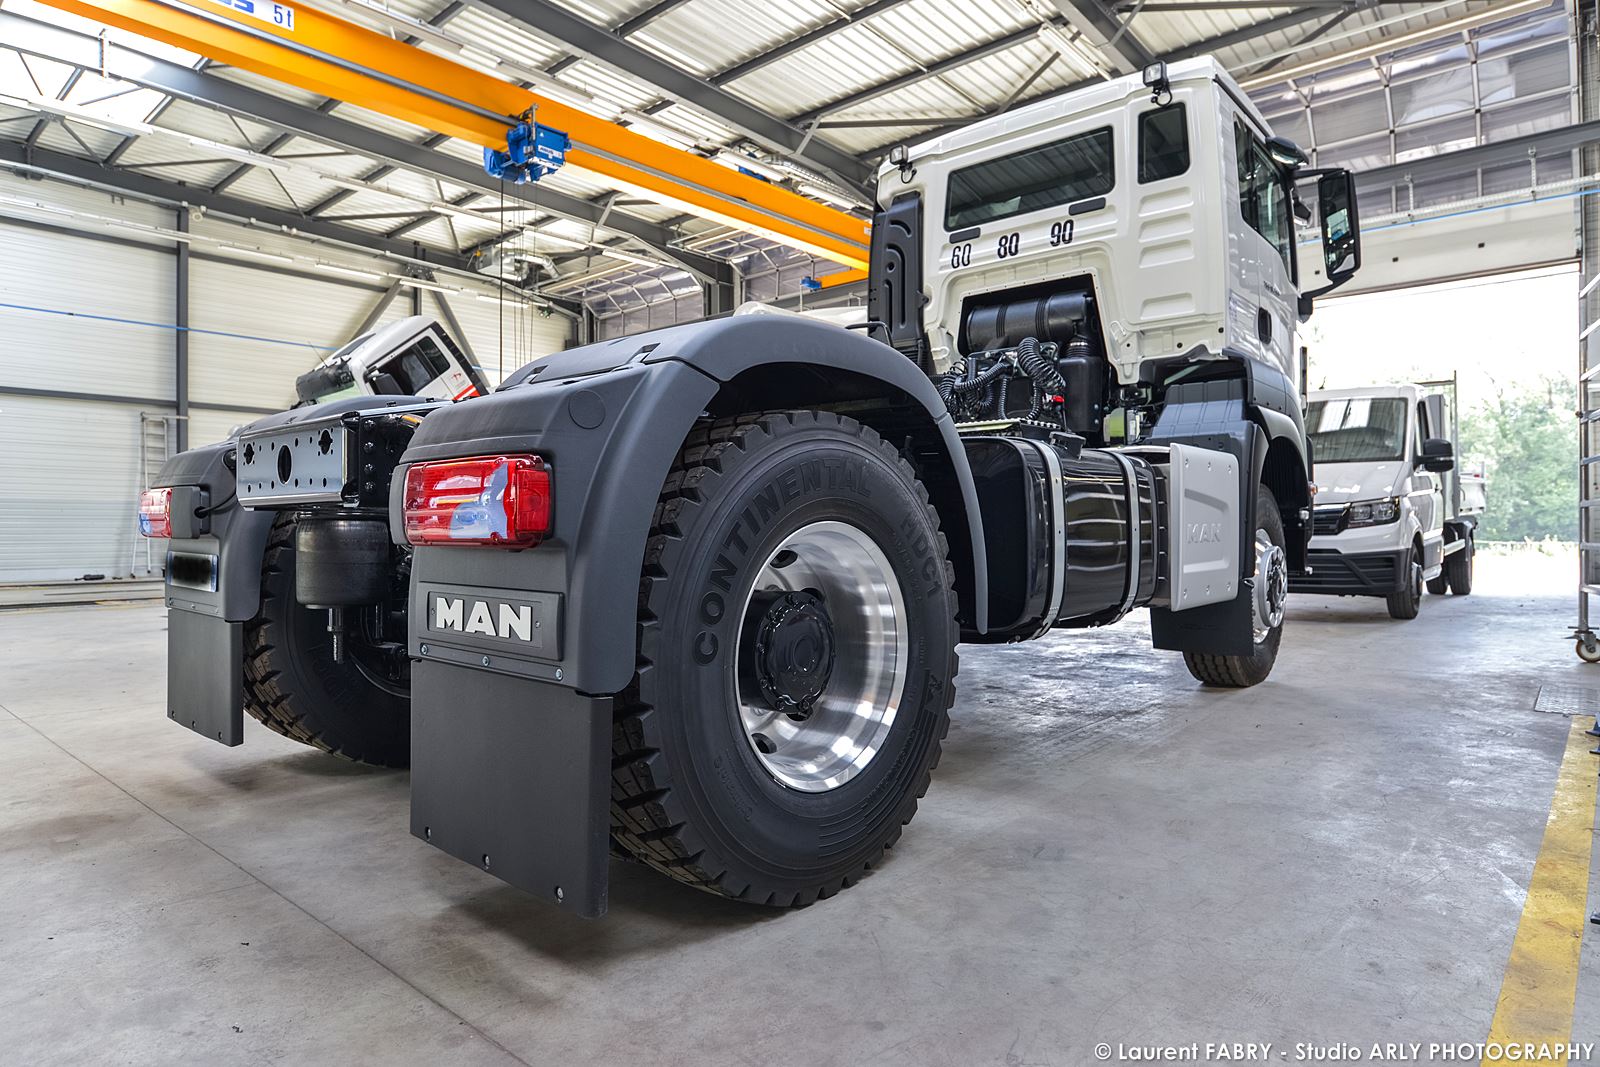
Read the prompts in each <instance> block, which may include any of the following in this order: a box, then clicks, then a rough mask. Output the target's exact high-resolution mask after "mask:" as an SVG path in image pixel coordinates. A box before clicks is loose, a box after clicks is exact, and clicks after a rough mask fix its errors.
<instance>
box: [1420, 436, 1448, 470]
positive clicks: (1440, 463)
mask: <svg viewBox="0 0 1600 1067" xmlns="http://www.w3.org/2000/svg"><path fill="white" fill-rule="evenodd" d="M1417 458H1418V459H1419V460H1420V463H1419V465H1420V466H1421V467H1422V469H1423V470H1426V471H1432V472H1433V473H1435V474H1443V473H1444V472H1445V471H1450V470H1455V467H1456V450H1455V449H1454V448H1453V447H1452V446H1451V444H1450V442H1449V441H1446V440H1445V439H1444V438H1443V437H1429V438H1426V439H1425V440H1424V441H1423V442H1422V455H1421V456H1419V457H1417Z"/></svg>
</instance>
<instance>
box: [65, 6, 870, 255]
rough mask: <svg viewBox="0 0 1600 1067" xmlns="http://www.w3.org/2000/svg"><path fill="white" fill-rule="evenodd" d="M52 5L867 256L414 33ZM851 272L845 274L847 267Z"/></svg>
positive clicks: (811, 222) (806, 220) (828, 217)
mask: <svg viewBox="0 0 1600 1067" xmlns="http://www.w3.org/2000/svg"><path fill="white" fill-rule="evenodd" d="M43 2H44V3H46V4H49V5H50V6H52V7H57V8H60V9H62V10H64V11H70V12H72V13H74V14H77V15H81V16H83V17H85V18H89V19H93V20H95V21H97V22H103V23H106V24H107V25H110V26H116V27H118V28H121V29H124V30H128V31H130V32H133V33H137V34H140V35H142V36H144V37H149V38H152V39H154V40H158V41H162V42H164V43H167V44H170V45H174V46H176V47H178V48H183V49H185V50H187V51H191V52H195V53H198V54H199V55H202V56H205V57H207V58H208V59H211V60H214V61H216V62H219V63H227V64H230V65H232V66H236V67H239V68H240V69H243V70H248V71H251V72H253V73H256V74H259V75H262V76H264V77H267V78H272V79H274V80H276V81H281V82H284V83H286V84H289V85H293V86H296V87H298V88H301V89H305V90H307V91H309V92H314V93H318V94H321V95H323V96H328V97H332V98H334V99H336V100H342V101H345V102H347V103H350V104H355V105H358V106H360V107H364V108H367V109H369V110H371V111H375V112H378V113H380V114H383V115H388V116H390V117H392V118H397V119H401V120H403V121H406V122H411V123H415V124H416V125H418V126H422V127H424V128H426V129H429V130H433V131H436V132H438V133H443V134H447V135H449V136H451V137H458V138H461V139H463V140H466V141H470V142H472V143H474V144H477V145H482V146H484V147H501V148H503V147H504V145H505V140H506V133H507V130H508V129H510V128H511V127H512V126H514V125H516V124H518V123H519V122H522V121H523V116H524V115H527V114H528V113H529V112H530V111H531V112H532V116H533V121H535V122H537V123H539V124H540V125H542V126H547V127H551V128H554V129H558V130H561V131H563V132H565V133H566V134H567V135H568V137H569V138H570V139H571V146H570V148H569V149H568V151H567V156H566V161H567V164H568V165H571V166H574V167H577V168H579V169H581V170H585V171H589V172H591V173H593V174H596V175H600V176H603V177H604V178H605V179H606V180H607V181H608V183H610V184H613V185H616V186H618V187H619V188H621V189H624V190H626V191H629V192H633V193H636V194H637V195H639V196H641V197H644V198H647V199H650V200H653V201H656V202H658V203H664V204H670V205H673V206H677V207H680V208H682V209H683V210H684V211H686V212H690V213H692V214H694V215H698V216H700V217H702V218H707V219H712V220H715V221H717V222H720V223H724V224H726V225H728V226H732V227H735V228H737V229H739V230H742V231H744V232H747V233H753V234H758V235H760V236H763V237H766V238H768V239H770V240H773V241H776V242H778V243H779V244H783V245H786V246H789V247H792V248H797V249H800V250H802V251H806V252H809V253H812V254H814V255H817V256H820V257H823V258H825V259H829V260H832V261H833V262H835V263H841V264H844V265H845V266H846V267H849V268H852V271H864V270H865V269H866V267H867V250H868V247H869V244H870V237H871V223H870V222H869V221H868V220H866V219H862V218H859V217H857V216H855V215H851V214H849V213H848V212H844V211H840V210H838V209H836V208H833V207H830V206H828V205H827V204H823V203H819V202H817V201H815V200H811V199H808V198H807V197H804V196H801V195H799V194H798V193H793V192H790V191H789V190H787V189H783V188H781V187H779V186H776V185H772V184H770V183H768V182H765V181H762V180H760V179H758V178H752V177H750V176H748V175H746V174H741V173H739V172H738V171H735V170H732V169H729V168H727V167H724V166H722V165H720V164H717V163H714V162H712V161H711V160H708V159H706V158H704V157H702V156H698V155H695V154H694V153H692V152H686V151H684V150H682V149H680V148H675V147H673V146H671V145H667V144H662V143H661V142H659V141H656V140H653V139H651V138H649V137H646V136H644V135H643V134H639V133H635V132H634V131H632V130H629V129H627V128H625V127H622V126H618V125H617V124H616V123H614V122H609V121H607V120H605V119H602V118H599V117H597V116H595V115H590V114H588V113H587V112H584V111H581V110H579V109H577V108H574V107H572V106H570V105H568V104H563V103H561V102H560V101H557V100H552V99H550V98H548V97H544V96H541V95H539V94H538V93H534V92H531V91H529V90H526V89H522V88H520V87H518V86H516V85H513V84H511V83H510V82H506V81H502V80H501V79H499V78H496V77H494V76H492V75H489V74H485V73H483V72H481V71H478V70H474V69H473V68H471V67H468V66H465V65H463V64H461V63H457V62H455V61H453V60H450V59H447V58H445V57H443V56H439V55H435V54H433V53H431V52H428V51H426V50H424V49H421V48H418V47H416V46H414V45H409V44H406V43H404V42H402V41H396V40H393V39H391V38H389V37H385V36H384V35H383V34H381V33H377V32H375V31H373V30H369V29H366V28H365V27H362V26H358V25H356V24H354V23H351V22H347V21H345V20H343V19H340V18H336V17H334V16H333V15H330V14H328V13H326V12H323V11H319V10H317V9H315V8H309V7H303V6H300V5H299V4H296V3H273V2H271V0H255V2H254V3H250V4H247V5H243V6H250V7H252V8H253V10H254V12H255V13H254V14H246V13H244V12H242V11H240V10H238V9H237V8H236V7H234V6H233V5H232V4H229V3H228V2H226V0H188V2H182V0H174V2H166V0H43ZM855 276H857V275H854V274H852V277H855Z"/></svg>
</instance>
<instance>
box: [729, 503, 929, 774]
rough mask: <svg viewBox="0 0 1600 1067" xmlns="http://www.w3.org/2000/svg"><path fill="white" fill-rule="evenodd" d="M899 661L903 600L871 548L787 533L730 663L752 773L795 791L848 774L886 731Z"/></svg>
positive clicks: (898, 691)
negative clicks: (755, 763) (756, 766)
mask: <svg viewBox="0 0 1600 1067" xmlns="http://www.w3.org/2000/svg"><path fill="white" fill-rule="evenodd" d="M907 659H908V632H907V620H906V608H905V598H904V594H903V592H902V591H901V588H900V581H899V579H898V578H897V577H895V573H894V570H893V568H892V567H891V566H890V565H889V559H888V557H887V556H885V555H884V553H883V550H882V549H881V548H879V547H878V545H877V544H876V543H875V542H874V541H873V540H872V538H871V537H869V536H868V535H867V534H866V533H865V532H864V531H862V530H860V529H858V528H856V527H855V526H852V525H850V524H848V523H844V522H834V521H828V522H815V523H811V524H810V525H808V526H803V527H801V528H800V529H798V530H796V531H795V532H794V533H792V534H790V535H789V536H788V537H786V538H785V539H784V541H783V543H782V544H780V545H778V547H777V548H776V549H774V550H773V552H772V554H771V555H770V556H768V557H767V562H766V563H765V565H763V566H762V568H761V571H760V573H759V574H757V575H756V580H755V584H754V586H753V587H752V589H751V590H750V594H749V596H748V597H746V599H745V606H744V613H743V616H742V621H741V624H740V629H739V641H738V649H737V655H736V659H735V662H736V664H737V681H736V684H737V689H738V691H737V696H738V701H739V719H740V723H741V725H742V726H743V728H744V732H745V736H746V738H747V739H748V740H749V742H750V747H751V748H752V749H753V750H754V751H755V753H756V757H757V758H758V759H759V760H760V761H761V765H762V766H763V767H764V768H766V770H767V772H768V773H769V774H771V775H772V776H773V777H774V778H776V779H777V780H778V781H779V782H781V783H783V784H784V785H786V786H788V787H789V788H791V789H797V790H800V791H802V792H806V793H821V792H826V791H827V790H830V789H836V788H838V787H839V786H841V785H843V784H844V783H846V782H848V781H850V779H852V778H854V777H855V776H856V775H858V774H860V773H861V771H862V770H863V769H865V768H866V766H867V764H869V763H870V762H872V758H873V757H874V756H875V755H877V752H878V749H879V748H880V747H881V746H882V744H883V740H884V738H885V737H887V736H888V733H889V729H890V727H892V726H893V725H894V720H895V715H896V713H897V712H898V711H899V709H900V700H901V696H902V694H903V693H904V692H905V682H906V674H907V668H908V663H907Z"/></svg>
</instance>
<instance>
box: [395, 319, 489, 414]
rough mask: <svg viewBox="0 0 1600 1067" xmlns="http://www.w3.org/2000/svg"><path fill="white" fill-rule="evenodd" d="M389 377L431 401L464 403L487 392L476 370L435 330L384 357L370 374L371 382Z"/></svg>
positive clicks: (448, 340) (405, 390)
mask: <svg viewBox="0 0 1600 1067" xmlns="http://www.w3.org/2000/svg"><path fill="white" fill-rule="evenodd" d="M377 375H386V376H389V377H391V378H392V379H393V380H394V381H396V382H398V383H399V385H400V387H401V389H402V390H403V391H404V392H405V393H407V394H409V395H411V396H422V397H427V398H428V399H430V400H465V399H467V398H468V397H473V396H477V395H478V394H480V393H482V392H485V391H487V390H486V386H485V383H484V382H483V381H482V378H481V376H480V375H478V374H476V368H474V367H472V366H471V365H470V364H468V363H467V361H466V358H465V357H464V356H463V355H462V354H461V350H460V349H459V348H457V347H456V346H455V344H454V343H453V342H451V341H450V339H449V338H448V337H446V336H444V334H442V333H440V332H439V331H438V330H437V329H436V328H430V329H428V330H426V331H424V332H423V333H422V334H421V335H419V336H418V337H416V338H415V339H413V340H412V341H410V342H408V343H407V344H406V345H405V347H403V348H400V349H398V350H396V351H395V352H394V353H393V354H392V355H389V356H386V357H384V358H383V359H382V360H380V361H379V362H378V363H376V364H375V365H374V366H373V367H372V368H371V369H369V370H368V372H367V377H368V380H369V381H370V380H372V379H373V378H374V377H375V376H377Z"/></svg>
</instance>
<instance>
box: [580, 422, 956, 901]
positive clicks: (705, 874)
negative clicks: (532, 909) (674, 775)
mask: <svg viewBox="0 0 1600 1067" xmlns="http://www.w3.org/2000/svg"><path fill="white" fill-rule="evenodd" d="M823 417H824V416H823V413H820V412H817V411H810V410H793V411H771V412H754V413H747V414H741V415H735V416H731V417H726V418H718V419H708V420H704V421H702V422H701V423H699V424H697V425H696V426H695V428H694V429H693V430H692V431H691V432H690V434H689V436H688V438H687V440H685V442H684V444H683V447H682V448H681V450H680V451H679V453H678V457H677V460H676V461H675V462H674V464H673V467H672V470H671V472H670V473H669V474H668V476H667V480H666V483H665V484H664V485H663V486H662V490H661V496H660V498H659V499H658V500H657V503H656V509H655V515H654V521H653V523H652V526H651V529H650V532H649V535H648V537H647V539H646V547H645V554H644V567H643V572H642V574H641V577H640V581H639V602H638V606H639V618H638V631H637V633H638V641H639V644H638V648H639V652H638V662H637V673H636V674H635V675H634V678H633V680H632V682H631V683H630V685H629V686H628V688H627V689H626V690H625V691H624V692H623V693H622V694H621V695H619V697H618V698H617V701H616V704H615V709H614V712H613V719H612V775H611V821H612V825H611V835H612V840H613V842H614V843H615V844H616V845H618V846H620V847H621V848H622V849H624V850H626V851H627V852H629V853H631V854H632V855H633V856H634V858H636V859H638V860H639V861H641V862H642V863H644V864H645V865H646V866H649V867H651V868H653V869H655V870H657V871H659V872H661V873H662V874H665V875H667V876H668V877H670V878H673V879H675V880H677V881H679V882H683V883H685V884H687V885H690V886H693V887H695V888H697V889H701V890H704V891H706V892H709V893H714V894H716V895H719V896H724V897H730V898H734V899H747V898H749V896H750V893H751V890H752V888H753V887H752V886H751V885H749V884H743V885H737V886H734V885H729V884H727V883H726V882H725V879H726V876H727V870H726V867H725V866H724V865H723V864H722V863H721V862H720V861H718V859H717V858H716V856H715V855H714V854H713V852H712V850H711V847H710V845H709V844H708V843H707V842H706V841H704V840H703V838H702V835H700V834H698V833H697V832H696V830H695V828H694V827H693V825H692V824H691V823H690V822H689V821H688V819H687V817H686V816H685V815H684V814H683V813H681V811H680V810H679V808H678V805H677V804H676V802H675V799H674V786H673V783H672V780H671V775H670V772H669V771H668V769H667V767H666V764H665V761H663V760H656V759H653V758H652V757H654V756H656V755H657V754H658V753H659V751H660V749H661V747H662V744H661V739H660V737H659V730H660V725H659V723H657V722H656V716H657V709H656V708H654V707H653V706H651V705H650V704H649V703H648V702H647V700H646V699H645V697H644V690H645V689H646V688H647V681H646V679H647V677H648V675H649V672H650V671H652V670H655V669H657V668H656V665H655V664H654V663H653V662H652V661H651V659H650V658H649V654H648V652H649V648H650V646H651V645H652V644H653V643H654V641H655V639H656V635H657V634H658V633H659V632H660V631H661V611H660V608H661V606H662V600H663V598H664V597H665V595H666V592H667V587H668V583H669V582H670V581H671V567H670V562H671V558H672V556H673V555H674V553H673V551H672V549H673V542H681V541H682V539H683V536H684V535H683V531H682V527H681V526H680V525H679V521H678V520H679V518H680V516H683V515H684V514H685V513H686V511H687V509H689V508H698V507H700V506H702V504H703V502H704V501H705V499H706V494H705V493H704V492H703V491H702V490H703V487H706V486H708V485H709V484H710V483H711V482H713V480H715V479H717V478H720V477H721V476H722V474H723V470H724V457H727V456H728V455H729V453H730V452H731V451H734V450H737V451H739V452H745V451H748V450H749V447H750V445H749V442H750V440H751V438H752V437H753V436H754V435H756V434H771V433H772V432H773V430H774V428H775V427H776V426H777V424H778V423H779V422H786V423H788V424H789V425H796V424H798V423H799V422H801V421H804V420H809V421H811V422H813V423H816V422H820V421H821V420H822V418H823ZM827 417H828V418H830V419H834V418H836V419H837V420H838V424H839V426H840V427H841V428H842V429H845V430H847V431H849V432H851V433H853V434H855V435H856V436H858V437H859V438H860V439H861V440H862V441H864V442H865V443H867V444H868V445H869V446H870V447H871V448H873V449H874V450H876V451H878V452H879V453H880V454H881V455H882V456H883V458H884V459H886V460H888V461H889V462H891V463H894V464H896V465H898V466H899V468H900V469H901V472H902V473H903V474H904V475H905V476H906V478H907V479H908V480H909V481H910V483H911V484H912V485H914V486H915V487H916V489H917V493H918V497H919V499H920V501H921V504H922V507H923V508H924V509H926V511H927V514H928V517H929V520H930V522H931V523H932V524H933V527H934V529H935V530H938V529H939V517H938V513H937V512H936V511H935V510H934V509H933V507H932V505H931V504H930V503H929V499H928V493H927V489H926V487H924V486H923V484H922V482H921V481H920V480H919V479H918V478H917V477H916V473H915V471H914V470H913V469H912V467H911V465H910V464H909V463H907V462H906V459H905V457H904V456H902V455H901V454H900V452H899V451H898V450H897V449H895V448H894V447H893V446H892V445H890V444H888V443H887V442H885V441H884V440H883V439H882V438H881V437H880V436H879V435H878V434H877V432H876V431H874V430H873V429H871V428H870V427H868V426H865V425H863V424H861V423H859V422H857V421H856V420H854V419H850V418H847V417H843V416H834V415H831V414H828V415H827ZM938 551H939V557H940V559H942V560H943V561H944V570H945V580H946V582H947V583H948V584H950V585H951V586H952V587H953V585H954V580H955V572H954V568H953V567H952V566H951V564H950V561H949V545H948V543H947V541H946V538H945V536H944V534H943V532H942V531H941V532H939V534H938ZM950 663H951V669H950V675H949V676H950V679H951V683H952V684H949V685H947V686H945V691H944V699H943V702H942V706H941V707H939V708H938V709H937V710H938V715H939V722H938V724H937V726H936V729H935V731H934V735H933V738H932V742H931V748H932V752H931V758H930V761H929V764H928V769H927V771H925V772H924V773H923V775H922V777H921V779H920V780H919V781H918V783H917V785H916V788H915V789H914V790H910V791H908V795H907V796H906V797H905V798H904V799H903V800H902V802H901V810H900V812H899V819H898V822H897V823H896V824H895V828H894V830H893V832H892V833H890V834H889V835H888V837H887V839H886V840H885V841H884V842H883V843H882V844H881V845H879V846H878V847H876V848H875V849H872V850H870V854H869V855H867V856H866V857H865V858H864V859H863V860H862V862H861V863H860V864H859V865H857V866H856V867H855V869H853V870H851V871H850V872H847V873H846V874H844V875H842V876H839V877H835V878H833V879H831V880H829V881H828V882H826V883H825V884H820V885H816V886H812V887H807V888H806V889H803V890H800V891H796V892H789V891H788V890H776V891H771V892H767V893H766V894H765V895H764V897H763V898H762V902H763V903H766V904H769V905H773V906H777V907H804V906H806V905H808V904H811V903H813V902H814V901H816V900H818V899H825V898H827V897H829V896H832V895H833V894H834V893H836V892H838V891H839V890H840V889H842V888H844V887H845V886H848V885H850V884H852V883H853V882H855V881H857V880H858V879H859V878H860V876H861V875H862V874H863V873H865V871H866V870H868V869H869V868H872V867H874V866H876V865H877V863H879V862H880V861H881V860H882V858H883V853H884V851H885V850H886V849H887V848H889V847H890V846H892V845H893V844H894V842H895V840H896V839H898V837H899V836H900V827H901V826H904V825H905V824H906V823H908V822H910V821H911V819H912V817H913V816H914V815H915V814H916V808H917V801H918V800H919V799H921V797H922V796H923V795H924V794H925V793H926V792H927V789H928V785H929V783H930V782H931V780H932V775H931V771H932V769H933V767H935V766H937V764H938V762H939V753H940V746H941V744H942V742H943V741H944V739H945V736H946V734H947V733H948V731H949V725H950V716H949V712H950V707H951V705H952V704H953V703H954V700H955V685H954V684H953V682H954V678H955V672H956V667H957V658H956V654H955V650H954V647H953V646H952V648H951V651H950Z"/></svg>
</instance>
